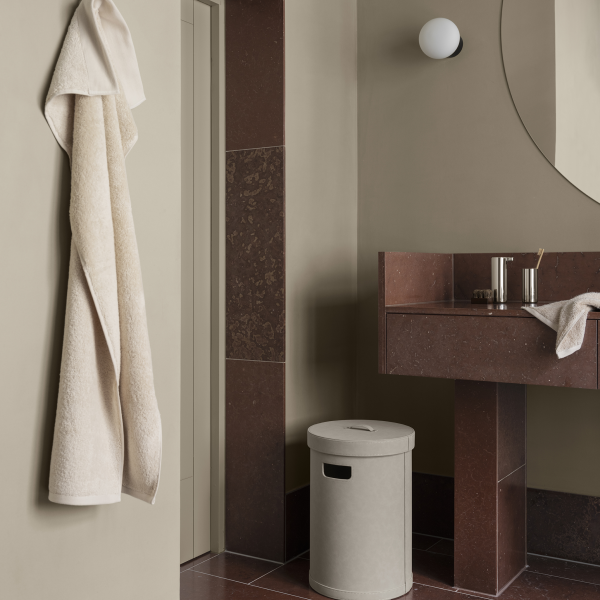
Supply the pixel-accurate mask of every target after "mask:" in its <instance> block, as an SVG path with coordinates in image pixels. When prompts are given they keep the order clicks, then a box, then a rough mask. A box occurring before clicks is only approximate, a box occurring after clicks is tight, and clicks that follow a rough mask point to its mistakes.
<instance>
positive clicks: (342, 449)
mask: <svg viewBox="0 0 600 600" xmlns="http://www.w3.org/2000/svg"><path fill="white" fill-rule="evenodd" d="M308 445H309V447H310V448H312V449H313V450H316V451H317V452H323V453H324V454H335V455H337V456H390V455H392V454H402V453H404V452H408V451H409V450H412V449H413V448H414V447H415V430H414V429H413V428H412V427H408V426H407V425H400V424H399V423H390V422H388V421H358V420H355V419H353V420H348V421H327V422H325V423H318V424H317V425H312V426H311V427H309V428H308Z"/></svg>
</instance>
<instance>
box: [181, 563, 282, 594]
mask: <svg viewBox="0 0 600 600" xmlns="http://www.w3.org/2000/svg"><path fill="white" fill-rule="evenodd" d="M179 598H180V600H290V597H289V596H284V595H283V594H279V593H277V592H272V591H270V590H263V589H261V588H257V587H252V586H250V585H246V584H243V583H238V582H237V581H229V580H228V579H221V578H220V577H212V576H211V575H204V574H203V573H197V572H196V571H192V570H189V571H185V572H184V573H182V574H181V583H180V595H179Z"/></svg>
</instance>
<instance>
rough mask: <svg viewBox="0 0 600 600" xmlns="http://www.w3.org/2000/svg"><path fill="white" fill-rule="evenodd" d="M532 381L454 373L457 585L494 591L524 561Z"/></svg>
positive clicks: (521, 567)
mask: <svg viewBox="0 0 600 600" xmlns="http://www.w3.org/2000/svg"><path fill="white" fill-rule="evenodd" d="M525 428H526V386H524V385H516V384H501V383H493V382H482V381H464V380H457V381H456V389H455V492H454V494H455V505H454V532H455V533H454V535H455V559H454V585H455V586H456V587H458V588H460V589H463V590H469V591H474V592H479V593H483V594H489V595H491V596H496V595H497V594H499V593H500V592H501V591H502V589H503V588H505V587H506V586H507V585H508V584H509V583H510V582H511V581H512V580H513V579H514V578H515V577H516V576H517V575H518V574H519V573H520V572H521V571H522V570H523V569H524V568H525V566H526V556H527V542H526V535H525V531H526V522H527V515H526V433H525Z"/></svg>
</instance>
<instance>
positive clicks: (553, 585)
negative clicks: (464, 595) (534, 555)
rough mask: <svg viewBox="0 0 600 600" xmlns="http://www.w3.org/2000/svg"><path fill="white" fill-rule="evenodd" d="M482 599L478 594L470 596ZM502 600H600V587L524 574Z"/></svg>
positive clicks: (503, 595)
mask: <svg viewBox="0 0 600 600" xmlns="http://www.w3.org/2000/svg"><path fill="white" fill-rule="evenodd" d="M469 596H473V597H481V596H478V595H477V594H469ZM500 598H501V599H502V600H599V599H600V586H597V585H591V584H589V583H582V582H580V581H571V580H569V579H561V578H559V577H547V576H546V575H540V574H539V573H529V572H527V571H526V572H525V573H523V574H522V575H521V576H520V577H519V578H518V579H517V580H516V581H515V582H514V583H513V584H512V585H511V586H509V588H508V589H507V590H505V591H504V592H503V593H502V594H501V596H500Z"/></svg>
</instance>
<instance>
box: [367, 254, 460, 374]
mask: <svg viewBox="0 0 600 600" xmlns="http://www.w3.org/2000/svg"><path fill="white" fill-rule="evenodd" d="M378 260H379V267H378V269H379V300H378V301H379V373H381V374H384V373H385V372H386V371H385V364H386V348H387V346H386V315H385V307H386V305H388V304H402V303H407V302H433V301H443V300H451V299H452V255H451V254H425V253H410V252H380V253H379V258H378Z"/></svg>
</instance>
